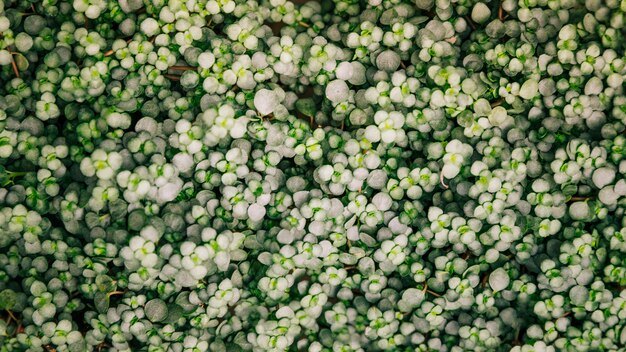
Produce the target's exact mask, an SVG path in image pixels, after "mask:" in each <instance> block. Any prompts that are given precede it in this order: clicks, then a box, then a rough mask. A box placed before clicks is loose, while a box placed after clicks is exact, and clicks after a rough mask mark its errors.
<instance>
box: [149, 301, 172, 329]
mask: <svg viewBox="0 0 626 352" xmlns="http://www.w3.org/2000/svg"><path fill="white" fill-rule="evenodd" d="M144 311H145V313H146V317H147V318H148V319H149V320H150V321H151V322H153V323H157V322H160V321H163V320H164V319H165V318H167V314H168V309H167V304H165V302H164V301H163V300H162V299H159V298H155V299H153V300H150V301H148V302H147V303H146V306H145V307H144Z"/></svg>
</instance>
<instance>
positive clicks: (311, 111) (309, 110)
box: [296, 98, 316, 117]
mask: <svg viewBox="0 0 626 352" xmlns="http://www.w3.org/2000/svg"><path fill="white" fill-rule="evenodd" d="M296 109H297V110H298V112H300V113H301V114H302V115H305V116H309V117H310V116H315V113H316V108H315V101H313V99H311V98H305V99H300V100H298V101H296Z"/></svg>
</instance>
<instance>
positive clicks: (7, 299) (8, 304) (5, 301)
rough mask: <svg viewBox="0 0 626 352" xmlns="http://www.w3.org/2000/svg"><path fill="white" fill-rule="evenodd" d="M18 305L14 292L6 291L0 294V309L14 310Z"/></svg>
mask: <svg viewBox="0 0 626 352" xmlns="http://www.w3.org/2000/svg"><path fill="white" fill-rule="evenodd" d="M16 304H17V295H16V294H15V292H14V291H13V290H10V289H8V288H7V289H5V290H2V292H0V309H9V310H10V309H13V307H15V305H16Z"/></svg>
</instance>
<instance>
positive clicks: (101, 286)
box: [96, 275, 117, 293]
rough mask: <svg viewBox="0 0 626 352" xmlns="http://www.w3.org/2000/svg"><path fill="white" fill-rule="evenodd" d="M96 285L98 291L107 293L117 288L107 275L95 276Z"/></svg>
mask: <svg viewBox="0 0 626 352" xmlns="http://www.w3.org/2000/svg"><path fill="white" fill-rule="evenodd" d="M96 286H97V287H98V290H99V291H100V292H104V293H109V292H112V291H115V290H116V289H117V284H116V283H115V280H113V279H112V278H111V277H109V276H108V275H98V276H96Z"/></svg>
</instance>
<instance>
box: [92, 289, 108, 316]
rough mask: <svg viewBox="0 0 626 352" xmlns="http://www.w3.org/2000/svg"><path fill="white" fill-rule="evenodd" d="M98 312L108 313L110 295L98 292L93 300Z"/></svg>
mask: <svg viewBox="0 0 626 352" xmlns="http://www.w3.org/2000/svg"><path fill="white" fill-rule="evenodd" d="M93 302H94V304H95V306H96V310H97V311H98V312H100V313H106V311H107V310H109V304H110V300H109V295H108V294H107V293H105V292H96V294H95V295H94V298H93Z"/></svg>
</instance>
